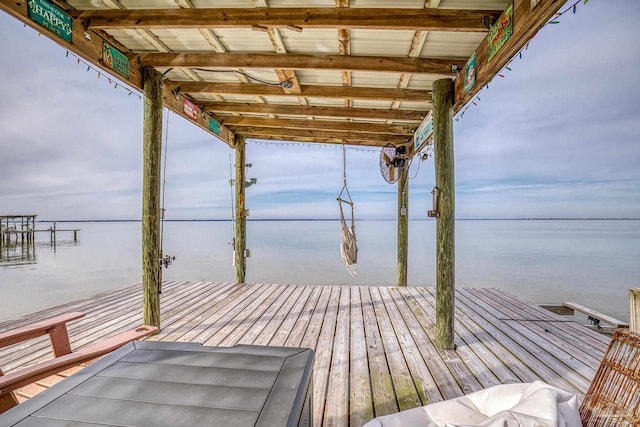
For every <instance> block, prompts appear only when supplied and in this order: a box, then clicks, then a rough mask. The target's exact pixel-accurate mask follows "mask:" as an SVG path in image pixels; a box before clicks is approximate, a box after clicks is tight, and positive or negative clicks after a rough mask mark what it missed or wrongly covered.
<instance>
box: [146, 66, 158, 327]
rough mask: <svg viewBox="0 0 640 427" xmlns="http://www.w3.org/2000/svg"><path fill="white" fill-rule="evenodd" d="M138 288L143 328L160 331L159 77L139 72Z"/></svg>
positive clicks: (155, 72)
mask: <svg viewBox="0 0 640 427" xmlns="http://www.w3.org/2000/svg"><path fill="white" fill-rule="evenodd" d="M143 89H144V118H143V120H144V125H143V137H142V139H143V145H144V147H143V155H144V167H143V174H142V176H143V177H142V289H143V304H144V310H143V313H144V314H143V316H144V323H145V324H146V325H152V326H157V327H158V328H160V276H159V270H160V169H161V159H162V75H161V74H160V73H159V72H157V71H156V70H155V69H153V68H145V69H144V70H143Z"/></svg>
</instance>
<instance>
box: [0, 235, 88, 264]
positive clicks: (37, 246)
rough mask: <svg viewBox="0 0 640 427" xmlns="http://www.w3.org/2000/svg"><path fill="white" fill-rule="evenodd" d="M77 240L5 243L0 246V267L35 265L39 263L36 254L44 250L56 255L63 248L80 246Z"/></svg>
mask: <svg viewBox="0 0 640 427" xmlns="http://www.w3.org/2000/svg"><path fill="white" fill-rule="evenodd" d="M79 245H80V242H79V241H77V240H52V241H51V242H36V241H33V240H29V241H24V242H14V241H11V242H8V241H5V242H3V244H2V245H0V266H7V267H15V266H20V265H28V264H35V263H37V262H38V257H37V256H36V254H37V253H38V252H39V251H42V250H48V251H51V252H53V253H55V252H56V251H57V250H58V248H61V247H73V246H79Z"/></svg>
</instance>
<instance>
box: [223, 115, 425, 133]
mask: <svg viewBox="0 0 640 427" xmlns="http://www.w3.org/2000/svg"><path fill="white" fill-rule="evenodd" d="M222 123H224V124H225V125H226V126H229V127H234V126H243V127H248V126H250V127H254V128H277V129H316V130H327V129H329V130H331V131H332V132H350V133H378V134H387V135H405V136H413V132H414V130H415V128H416V126H401V125H385V124H380V123H362V122H344V121H336V120H305V119H268V118H261V117H229V118H226V119H222Z"/></svg>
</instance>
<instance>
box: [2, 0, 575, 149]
mask: <svg viewBox="0 0 640 427" xmlns="http://www.w3.org/2000/svg"><path fill="white" fill-rule="evenodd" d="M511 1H512V0H426V2H425V0H396V1H384V0H351V1H349V0H90V1H87V0H67V1H61V0H55V1H53V3H55V4H56V5H58V6H59V7H60V8H62V9H64V10H65V11H66V12H67V13H68V14H69V15H70V16H71V17H73V18H74V21H75V22H78V23H82V25H74V31H73V32H74V41H73V45H71V46H70V47H71V50H75V49H74V48H77V49H81V48H84V47H83V46H81V45H80V43H78V42H76V40H75V34H76V32H77V31H80V34H82V31H83V30H82V29H78V30H77V29H76V27H81V26H82V27H84V29H85V31H91V32H92V34H95V35H98V37H97V38H98V39H99V41H100V42H103V41H104V42H107V43H110V44H111V45H112V46H115V47H116V48H117V49H118V50H120V51H122V52H123V53H124V54H125V55H126V56H127V57H128V58H129V59H130V61H131V63H132V68H133V67H134V64H137V65H138V66H139V67H137V68H138V70H137V71H136V72H135V73H134V74H136V75H137V76H138V77H137V78H138V79H140V70H141V68H142V67H146V66H148V67H153V68H155V69H156V70H157V71H159V72H160V73H162V74H163V77H164V79H165V85H164V86H165V104H167V103H171V102H173V103H174V105H173V106H171V105H168V106H169V107H170V108H172V109H174V110H175V111H178V110H181V109H182V102H183V99H188V100H190V101H191V102H193V103H194V104H195V105H196V106H197V107H198V110H199V113H201V114H202V120H204V119H205V116H210V117H213V118H215V120H217V121H218V122H219V123H220V124H221V125H222V126H221V128H224V130H225V133H224V134H218V136H219V137H220V138H221V139H222V140H224V141H225V142H227V143H229V144H231V145H233V135H234V134H242V135H245V136H247V137H254V138H261V139H280V140H291V141H304V142H320V143H323V142H324V143H347V144H358V145H384V144H386V143H393V144H396V145H402V144H407V143H409V142H410V141H411V139H412V137H413V133H414V132H415V130H416V128H417V126H418V125H419V124H420V122H421V121H422V119H423V118H424V117H425V115H426V114H427V113H428V111H429V110H430V109H431V90H432V84H433V82H434V81H435V80H438V79H442V78H452V79H456V78H457V75H458V74H457V72H456V70H462V69H463V68H464V64H465V63H466V62H467V60H468V59H469V57H471V56H472V55H473V53H474V52H477V51H478V50H479V49H481V47H484V44H486V41H485V38H486V37H487V33H488V30H487V27H486V24H485V23H483V22H482V21H483V18H484V19H486V20H489V21H490V22H496V20H497V19H498V17H499V16H500V14H501V13H502V12H503V10H504V9H505V8H507V6H508V5H509V4H511ZM540 1H541V2H551V0H540ZM12 3H14V2H10V1H8V0H0V7H2V8H4V9H5V10H8V11H9V12H10V13H14V15H15V14H16V12H15V11H16V10H18V11H19V7H21V6H13V5H12ZM521 3H523V4H524V3H525V0H515V6H514V9H515V10H516V12H517V11H518V8H519V7H520V6H519V5H520V4H521ZM529 3H530V0H526V4H527V9H529V8H530V6H529ZM558 3H562V2H558ZM558 7H559V5H558V6H557V7H556V9H557V8H558ZM12 9H13V10H12ZM196 9H197V10H196ZM539 9H542V8H539ZM546 9H549V8H548V7H547V8H546ZM526 12H528V13H531V12H532V10H526ZM18 18H19V19H23V20H25V19H24V17H20V16H18ZM25 22H28V21H27V20H25ZM29 23H30V24H32V22H29ZM516 23H517V21H516ZM516 29H517V27H516ZM52 38H54V40H56V39H55V37H52ZM56 41H59V40H56ZM83 42H85V41H84V40H83ZM483 42H484V44H483ZM90 43H93V41H91V42H90ZM61 44H63V45H65V43H64V42H63V43H61ZM87 49H88V48H86V49H85V51H80V52H77V53H79V54H80V55H81V56H82V57H85V58H86V57H87V55H88V54H87V52H88V51H87ZM93 49H94V50H95V51H96V52H100V51H101V50H102V47H101V46H98V47H94V48H93ZM485 50H486V49H485ZM89 56H90V55H89ZM88 59H89V60H90V61H91V62H92V63H95V64H97V65H98V66H99V67H101V68H103V69H104V68H105V65H104V63H102V62H101V58H91V57H89V58H88ZM480 62H481V61H480ZM107 71H112V70H108V69H107ZM458 72H459V71H458ZM112 74H113V73H112ZM494 74H495V71H493V72H492V74H491V75H490V76H488V78H487V79H486V80H488V79H490V78H491V77H493V75H494ZM113 75H114V76H115V77H118V78H122V77H121V76H118V75H117V74H113ZM129 80H130V81H129V82H127V83H130V84H132V86H134V87H137V88H140V87H141V84H136V82H135V81H133V80H134V78H133V77H130V79H129ZM125 82H126V81H125ZM167 90H169V91H170V92H167ZM457 90H458V86H456V91H457ZM167 93H170V94H172V95H173V97H175V101H174V100H168V99H167V98H170V97H168V96H167ZM471 95H472V94H469V96H471ZM463 98H464V96H463V97H460V99H459V97H458V96H456V110H459V109H460V107H461V106H462V105H464V102H467V101H468V96H467V97H466V99H463ZM179 112H180V111H179ZM194 121H195V122H196V124H198V125H200V126H201V127H204V128H205V129H206V128H207V125H206V123H205V122H203V121H201V120H200V119H199V118H198V119H194Z"/></svg>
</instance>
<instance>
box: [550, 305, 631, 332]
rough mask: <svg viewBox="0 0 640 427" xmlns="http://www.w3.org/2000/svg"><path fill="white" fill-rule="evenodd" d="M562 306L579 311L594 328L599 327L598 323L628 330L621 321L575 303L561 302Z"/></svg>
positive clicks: (627, 325)
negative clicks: (587, 318) (592, 323)
mask: <svg viewBox="0 0 640 427" xmlns="http://www.w3.org/2000/svg"><path fill="white" fill-rule="evenodd" d="M562 306H563V307H566V308H568V309H571V310H575V311H579V312H580V313H582V314H586V315H587V316H589V320H591V321H593V322H594V324H595V325H596V326H599V325H600V322H604V323H606V324H608V325H611V326H613V327H614V328H629V324H628V323H626V322H623V321H622V320H618V319H616V318H615V317H611V316H607V315H606V314H602V313H600V312H599V311H596V310H592V309H590V308H589V307H585V306H583V305H580V304H577V303H575V302H563V303H562Z"/></svg>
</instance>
